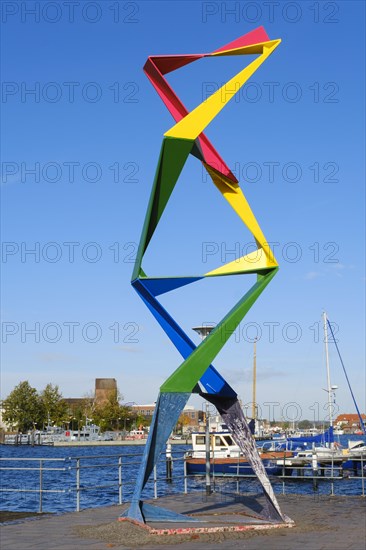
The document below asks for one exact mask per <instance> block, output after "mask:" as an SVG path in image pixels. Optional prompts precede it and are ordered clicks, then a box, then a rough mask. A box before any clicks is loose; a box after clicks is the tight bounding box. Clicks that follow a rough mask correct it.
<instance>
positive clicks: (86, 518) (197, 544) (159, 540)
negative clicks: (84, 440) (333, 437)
mask: <svg viewBox="0 0 366 550" xmlns="http://www.w3.org/2000/svg"><path fill="white" fill-rule="evenodd" d="M200 499H201V500H200ZM279 501H280V505H281V508H282V510H283V512H284V513H285V514H286V515H288V516H289V517H291V518H292V519H293V520H294V521H295V523H296V526H295V527H292V528H290V529H289V528H285V529H276V530H266V531H247V532H245V533H212V534H204V535H198V534H191V535H184V536H183V535H173V536H158V537H157V536H156V535H151V534H149V533H148V532H147V531H146V530H144V529H141V528H140V527H137V526H135V525H131V524H130V523H128V522H118V521H117V518H118V516H119V515H120V514H121V513H122V511H123V510H125V509H126V507H127V504H125V505H122V506H109V507H105V508H95V509H91V510H84V511H82V512H79V513H76V512H74V513H67V514H62V515H48V516H43V517H39V518H36V519H34V518H30V519H22V520H18V521H17V522H16V523H12V524H4V525H2V527H1V550H32V549H36V548H37V549H38V550H79V549H80V550H83V549H86V548H87V549H89V550H106V549H108V548H113V549H114V550H125V549H126V548H131V549H132V548H143V550H157V549H158V548H160V547H161V546H163V549H162V550H172V549H173V548H179V550H188V549H189V550H203V549H207V550H208V549H209V550H211V549H212V550H218V549H219V548H220V550H221V549H224V550H234V549H235V550H238V549H239V548H240V549H243V550H264V549H265V550H267V549H268V550H351V549H352V550H365V549H366V542H365V541H366V499H365V498H363V497H339V496H337V497H330V496H329V497H312V496H283V497H279ZM152 503H153V504H156V505H160V506H164V507H167V508H170V509H175V510H176V511H178V512H181V511H187V510H189V509H191V511H192V512H193V513H198V514H202V515H204V516H205V517H207V516H208V515H211V516H212V518H213V523H214V522H215V519H214V514H216V515H217V516H216V517H217V522H218V524H219V523H220V518H221V519H222V518H223V517H224V516H225V517H226V518H228V517H229V515H230V514H233V513H237V512H239V511H240V512H242V511H243V510H245V508H248V509H249V508H251V509H252V510H253V512H254V514H255V513H257V512H258V510H260V499H256V498H255V499H253V500H252V501H251V500H250V499H248V497H246V498H245V499H244V501H242V502H239V501H238V499H235V498H232V500H230V498H228V499H225V500H224V501H222V500H221V502H218V500H217V498H216V503H215V501H207V499H206V498H203V497H202V495H198V496H197V494H196V495H194V494H192V495H187V496H185V497H184V498H181V497H174V498H172V497H167V498H165V499H159V500H158V501H152ZM243 507H244V508H243ZM246 521H247V523H248V521H250V519H249V520H248V519H247V520H246Z"/></svg>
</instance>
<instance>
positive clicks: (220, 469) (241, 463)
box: [186, 458, 282, 476]
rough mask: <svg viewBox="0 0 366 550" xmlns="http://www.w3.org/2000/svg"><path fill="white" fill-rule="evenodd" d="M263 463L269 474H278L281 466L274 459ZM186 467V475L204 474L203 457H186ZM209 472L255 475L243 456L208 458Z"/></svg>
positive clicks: (219, 474) (204, 463) (215, 474)
mask: <svg viewBox="0 0 366 550" xmlns="http://www.w3.org/2000/svg"><path fill="white" fill-rule="evenodd" d="M263 465H264V467H265V469H266V472H267V474H269V475H280V474H281V473H282V467H280V466H278V465H277V463H276V461H275V460H271V459H265V460H263ZM186 467H187V474H188V475H205V473H206V459H205V458H187V459H186ZM210 474H211V475H213V476H222V475H227V476H238V475H239V476H252V475H255V473H254V471H253V468H252V467H251V465H250V464H249V462H248V461H247V460H245V459H244V458H241V459H239V460H238V459H237V458H217V459H215V460H212V459H211V460H210Z"/></svg>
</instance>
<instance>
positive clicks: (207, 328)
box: [192, 325, 215, 495]
mask: <svg viewBox="0 0 366 550" xmlns="http://www.w3.org/2000/svg"><path fill="white" fill-rule="evenodd" d="M214 328H215V327H214V326H213V325H201V326H199V327H192V330H194V331H195V332H197V334H199V335H200V337H201V340H202V341H203V340H204V339H205V338H207V336H208V335H209V334H210V332H211V331H212V330H213V329H214ZM209 419H210V411H209V404H208V401H206V436H205V441H206V495H210V494H211V493H212V490H211V478H210V454H211V452H210V420H209Z"/></svg>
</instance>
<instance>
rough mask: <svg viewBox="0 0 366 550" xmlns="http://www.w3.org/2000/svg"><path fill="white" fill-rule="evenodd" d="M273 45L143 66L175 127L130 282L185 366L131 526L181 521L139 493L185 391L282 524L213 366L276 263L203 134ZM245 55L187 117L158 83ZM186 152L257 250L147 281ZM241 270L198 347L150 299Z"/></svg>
mask: <svg viewBox="0 0 366 550" xmlns="http://www.w3.org/2000/svg"><path fill="white" fill-rule="evenodd" d="M280 42H281V41H280V40H269V38H268V36H267V33H266V32H265V30H264V28H263V27H260V28H258V29H256V30H253V31H252V32H250V33H248V34H246V35H244V36H242V37H240V38H238V39H237V40H234V41H233V42H231V43H230V44H227V45H226V46H223V47H221V48H219V49H218V50H216V51H214V52H212V53H209V54H194V55H170V56H152V57H149V58H148V60H147V62H146V64H145V67H144V71H145V73H146V75H147V77H148V78H149V79H150V81H151V83H152V85H153V86H154V88H155V89H156V91H157V92H158V94H159V96H160V97H161V99H162V100H163V102H164V103H165V105H166V107H167V108H168V110H169V111H170V113H171V114H172V116H173V118H174V120H175V122H176V124H175V125H174V126H173V127H172V128H171V129H170V130H168V131H167V132H166V133H165V134H164V139H163V143H162V147H161V152H160V158H159V162H158V166H157V170H156V174H155V180H154V184H153V189H152V192H151V197H150V202H149V205H148V209H147V214H146V218H145V223H144V226H143V230H142V235H141V240H140V245H139V249H138V253H137V259H136V263H135V267H134V271H133V276H132V285H133V287H134V288H135V290H136V291H137V292H138V294H139V296H140V297H141V298H142V300H143V301H144V302H145V304H146V305H147V307H148V308H149V310H150V311H151V313H152V314H153V315H154V317H155V318H156V320H157V321H158V323H159V324H160V325H161V327H162V329H163V330H164V331H165V332H166V334H167V335H168V337H169V338H170V340H171V341H172V342H173V344H174V345H175V346H176V348H177V349H178V350H179V352H180V353H181V355H182V356H183V359H184V361H183V363H182V364H181V365H180V366H179V367H178V368H177V369H176V370H175V372H173V374H172V375H171V376H170V377H169V378H168V379H167V380H166V382H164V384H163V385H162V386H161V388H160V394H159V398H158V401H157V403H156V409H155V414H154V417H153V420H152V424H151V428H150V433H149V437H148V440H147V443H146V447H145V452H144V456H143V459H142V464H141V468H140V471H139V474H138V479H137V482H136V486H135V491H134V495H133V498H132V502H131V506H130V508H129V510H128V511H127V512H126V514H125V515H126V516H127V517H129V518H131V519H134V520H137V521H141V522H144V521H148V520H150V521H153V520H154V519H158V520H165V521H169V520H171V521H185V520H187V518H186V517H185V516H179V515H177V514H174V513H172V512H170V511H168V510H164V509H161V508H157V507H155V506H149V505H146V504H145V503H143V502H142V500H141V494H142V491H143V488H144V486H145V484H146V482H147V480H148V478H149V476H150V474H151V472H152V470H153V468H154V465H155V464H156V461H157V460H158V457H159V454H160V452H161V451H162V449H163V447H164V445H165V443H166V441H167V439H168V437H169V435H170V433H171V431H172V429H173V427H174V426H175V424H176V422H177V420H178V418H179V415H180V414H181V412H182V410H183V408H184V406H185V404H186V402H187V400H188V398H189V397H190V395H191V393H199V394H200V395H202V396H203V397H205V398H206V399H207V400H208V401H210V402H212V403H213V404H214V405H215V406H216V408H217V409H218V411H219V412H220V414H221V415H222V416H223V418H224V421H225V422H226V424H227V425H228V427H229V429H230V430H231V432H232V434H233V438H234V440H235V441H236V443H237V444H238V445H239V446H240V448H241V449H242V451H243V452H244V453H245V455H246V456H247V457H248V460H250V462H251V464H252V467H253V469H254V471H255V472H256V473H257V476H258V478H259V480H260V482H261V484H262V487H263V491H264V494H265V496H266V497H267V503H268V506H267V517H268V518H269V519H272V520H275V521H286V520H287V518H286V517H285V516H283V514H282V513H281V510H280V508H279V506H278V503H277V501H276V498H275V495H274V493H273V490H272V487H271V484H270V482H269V480H268V477H267V475H266V472H265V469H264V467H263V464H262V462H261V460H260V458H259V455H258V452H257V450H256V446H255V442H254V440H253V438H252V436H251V433H250V430H249V428H248V425H247V422H246V420H245V417H244V415H243V412H242V410H241V408H240V406H239V403H238V399H237V394H236V393H235V391H234V390H233V389H232V388H231V387H230V385H229V384H228V383H227V382H226V381H225V380H224V378H223V377H222V376H221V375H220V374H219V372H218V371H217V370H216V369H215V368H214V367H213V365H212V361H213V360H214V358H215V357H216V355H217V354H218V353H219V351H220V350H221V349H222V347H223V346H224V344H225V343H226V341H227V340H228V339H229V337H230V336H231V335H232V333H233V331H234V330H235V329H236V327H237V326H238V324H239V323H240V321H241V320H242V319H243V317H244V316H245V314H246V313H247V312H248V310H249V309H250V307H251V306H252V305H253V303H254V302H255V301H256V299H257V298H258V296H259V295H260V294H261V292H262V291H263V290H264V288H265V287H266V286H267V285H268V283H269V282H270V280H271V279H272V278H273V276H274V275H275V274H276V272H277V270H278V267H277V265H278V264H277V262H276V260H275V258H274V255H273V253H272V251H271V249H270V248H269V246H268V243H267V241H266V239H265V237H264V235H263V232H262V230H261V228H260V226H259V224H258V222H257V220H256V218H255V217H254V214H253V212H252V210H251V208H250V206H249V204H248V202H247V201H246V199H245V197H244V194H243V192H242V190H241V189H240V187H239V184H238V181H237V179H236V178H235V176H234V175H233V173H232V172H231V171H230V169H229V168H228V167H227V166H226V164H225V162H224V161H223V160H222V159H221V157H220V156H219V154H218V152H217V151H216V150H215V149H214V147H213V146H212V144H211V143H210V141H209V140H208V139H207V137H206V136H205V135H204V134H203V130H204V129H205V128H206V126H207V125H208V124H209V123H210V122H211V121H212V120H213V118H214V117H215V116H216V115H217V114H218V113H219V112H220V111H221V109H223V108H224V106H225V105H226V104H227V103H228V102H229V101H230V99H232V98H233V97H234V96H235V94H236V93H237V92H238V91H239V90H240V88H241V87H242V86H243V85H244V84H245V82H246V81H247V80H248V79H249V78H250V77H251V76H252V75H253V73H254V72H255V71H256V70H257V69H258V68H259V67H260V65H261V64H262V63H263V62H264V61H265V60H266V59H267V58H268V57H269V56H270V55H271V53H272V52H273V51H274V50H275V49H276V48H277V46H278V45H279V43H280ZM246 54H258V57H257V58H256V59H255V60H254V61H253V62H252V63H250V64H249V65H248V66H247V67H245V68H244V69H243V70H242V71H240V72H239V73H238V74H237V75H236V76H234V77H233V78H232V79H231V80H229V81H228V82H227V83H226V84H225V85H224V86H223V87H222V88H221V89H219V90H217V91H216V92H215V93H214V94H212V95H211V96H210V97H209V98H208V99H206V100H205V101H204V102H203V103H201V104H200V105H199V106H198V107H196V108H195V109H194V110H193V111H191V112H188V111H187V109H186V108H185V107H184V105H183V104H182V102H181V101H180V99H179V98H178V97H177V95H176V94H175V93H174V91H173V90H172V88H171V87H170V86H169V84H168V82H167V81H166V79H165V78H164V75H165V74H167V73H169V72H171V71H174V70H176V69H179V68H180V67H183V66H184V65H187V64H188V63H192V62H193V61H196V60H197V59H201V58H203V57H219V56H226V55H246ZM190 154H191V155H193V156H194V157H196V158H198V159H199V160H200V161H201V162H202V163H203V165H204V167H205V168H206V170H207V172H208V174H209V175H210V176H211V179H212V181H213V183H214V184H215V186H216V187H217V188H218V190H219V191H220V193H221V194H222V196H223V197H224V198H225V199H226V200H227V201H228V203H229V205H230V206H231V207H232V209H233V210H234V212H235V213H236V214H237V215H238V216H239V217H240V219H241V220H242V222H243V223H244V224H245V225H246V226H247V228H248V229H249V230H250V232H251V233H252V235H253V237H254V239H255V242H256V244H257V247H258V250H257V251H255V252H252V253H251V254H248V255H246V256H243V257H242V258H240V259H238V260H235V261H233V262H231V263H228V264H226V265H224V266H221V267H219V268H217V269H214V270H213V271H210V272H208V273H205V274H204V275H201V276H199V277H194V276H191V277H190V276H188V277H187V276H185V277H169V276H166V277H151V276H148V275H146V273H145V272H144V271H143V269H142V260H143V257H144V254H145V252H146V249H147V247H148V245H149V242H150V240H151V238H152V236H153V234H154V231H155V229H156V227H157V225H158V223H159V220H160V218H161V216H162V214H163V212H164V209H165V207H166V205H167V203H168V200H169V198H170V195H171V193H172V191H173V189H174V186H175V184H176V182H177V180H178V178H179V175H180V173H181V171H182V169H183V166H184V164H185V162H186V160H187V158H188V155H190ZM247 273H251V274H253V273H255V274H257V281H256V282H255V284H254V285H253V287H252V288H251V289H250V290H249V291H248V292H247V293H246V294H245V296H243V298H242V299H241V300H240V301H239V302H238V303H237V304H236V305H235V306H234V307H233V308H232V309H231V311H229V313H228V314H227V315H226V316H225V317H224V318H223V319H222V320H221V322H220V323H219V324H218V325H217V326H216V328H215V329H214V330H213V331H212V332H211V334H210V335H209V336H208V337H207V338H206V339H205V340H204V341H202V342H201V344H200V345H199V346H197V347H196V346H195V344H194V343H193V342H192V341H191V340H190V338H189V337H188V336H187V334H186V333H185V332H184V331H183V330H182V328H181V327H180V326H179V325H178V324H177V322H176V321H175V320H174V319H173V318H172V317H171V316H170V315H169V313H168V312H167V311H166V310H165V309H164V308H163V307H162V305H161V304H160V303H159V301H158V300H157V296H159V295H161V294H164V293H166V292H169V291H171V290H174V289H177V288H179V287H183V286H184V285H188V284H190V283H194V282H195V281H198V280H200V279H202V278H204V277H219V276H225V275H239V274H247Z"/></svg>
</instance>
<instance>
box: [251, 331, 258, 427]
mask: <svg viewBox="0 0 366 550" xmlns="http://www.w3.org/2000/svg"><path fill="white" fill-rule="evenodd" d="M256 417H257V339H255V340H254V353H253V400H252V418H254V420H255V419H256Z"/></svg>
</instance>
